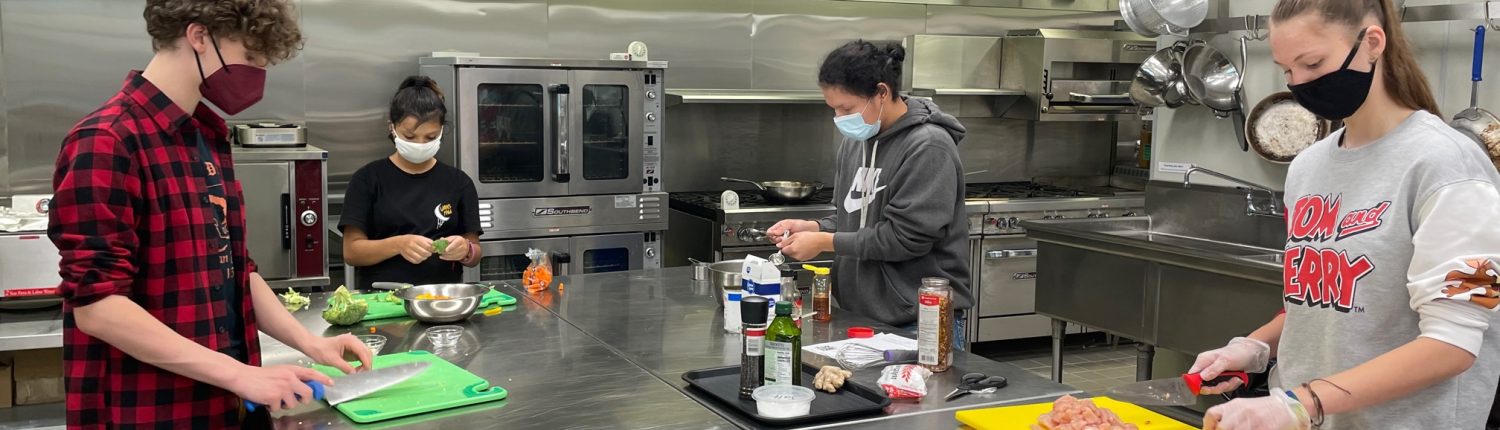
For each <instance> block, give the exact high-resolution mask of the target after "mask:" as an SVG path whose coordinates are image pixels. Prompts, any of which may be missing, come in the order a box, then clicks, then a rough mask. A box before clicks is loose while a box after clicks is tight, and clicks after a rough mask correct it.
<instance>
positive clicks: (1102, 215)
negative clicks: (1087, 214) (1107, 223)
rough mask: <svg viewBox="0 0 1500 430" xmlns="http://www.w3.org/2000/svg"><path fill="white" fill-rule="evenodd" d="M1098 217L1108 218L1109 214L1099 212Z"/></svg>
mask: <svg viewBox="0 0 1500 430" xmlns="http://www.w3.org/2000/svg"><path fill="white" fill-rule="evenodd" d="M1099 217H1100V218H1109V212H1104V211H1100V212H1099Z"/></svg>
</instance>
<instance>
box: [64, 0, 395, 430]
mask: <svg viewBox="0 0 1500 430" xmlns="http://www.w3.org/2000/svg"><path fill="white" fill-rule="evenodd" d="M144 16H145V19H146V30H147V32H148V33H150V35H151V38H152V44H153V48H154V50H155V52H156V54H155V56H154V57H153V58H152V59H151V62H150V64H148V65H147V66H146V69H145V70H144V71H132V72H130V73H129V74H128V75H127V76H126V78H125V83H124V87H123V88H122V89H121V90H120V92H119V93H118V94H116V95H115V96H114V97H113V98H111V99H109V101H107V102H105V103H104V105H103V106H102V107H100V108H99V109H98V110H96V111H94V112H93V113H91V114H89V115H88V116H87V117H84V118H83V120H82V121H80V122H79V123H78V125H76V126H74V128H73V130H72V131H71V132H69V133H68V136H67V138H66V139H64V141H63V145H62V150H61V153H60V154H58V158H57V171H56V174H55V175H54V177H53V185H54V187H55V198H54V199H53V201H52V204H53V208H52V211H51V214H50V215H49V216H50V217H51V223H50V227H49V231H48V234H49V236H51V238H52V241H53V242H54V243H56V244H57V247H58V249H59V251H61V254H62V265H61V266H62V267H61V274H62V279H63V282H62V285H61V287H60V290H61V292H62V296H63V299H64V307H63V326H64V331H63V344H64V353H63V354H64V355H63V361H64V366H65V369H66V370H65V372H66V380H67V409H68V425H69V427H77V428H104V427H111V428H114V427H126V428H138V427H143V428H224V427H239V426H241V425H242V424H244V423H246V422H247V421H246V419H247V418H248V417H247V415H246V413H245V412H243V411H242V407H241V404H242V400H250V401H254V402H256V403H261V404H266V405H270V409H271V410H279V409H283V408H290V407H294V406H297V405H300V404H304V403H308V402H310V401H312V392H311V390H309V389H308V387H307V386H306V385H305V384H304V383H303V381H305V380H317V381H320V382H322V383H324V384H327V383H330V382H332V381H331V380H329V378H328V377H326V376H323V375H321V374H319V373H317V372H315V371H313V370H311V369H307V368H303V367H297V366H274V367H261V366H260V341H259V338H258V337H257V333H258V331H263V332H265V333H266V334H269V335H271V337H274V338H276V339H277V340H280V341H282V342H284V343H286V344H287V345H289V346H291V347H293V348H296V349H297V350H299V351H302V352H303V353H305V354H307V355H308V357H310V358H312V359H313V360H314V361H317V362H319V363H322V364H327V365H332V366H335V367H338V368H340V369H341V370H343V371H345V372H353V371H355V369H353V368H352V367H351V366H349V365H348V364H347V363H346V362H345V358H346V357H352V358H357V359H358V360H359V361H360V362H361V363H362V366H361V368H362V369H367V368H368V367H369V363H370V353H369V350H368V349H367V348H365V346H364V345H363V344H361V343H360V342H359V341H358V340H356V339H355V338H354V337H353V336H351V335H342V336H338V337H332V338H324V337H321V336H318V335H315V334H313V333H310V332H308V330H307V329H306V328H304V327H302V326H301V325H300V324H298V323H297V320H296V319H295V318H293V317H292V315H291V314H290V313H289V312H287V310H286V309H285V308H284V307H282V305H281V302H280V301H279V300H278V299H277V297H276V296H275V295H274V294H273V293H272V292H271V288H270V287H269V286H268V285H266V282H265V280H264V279H262V278H261V277H260V275H259V274H256V273H255V263H254V262H252V261H251V260H250V258H249V254H248V253H247V252H246V249H245V234H246V232H245V214H244V211H243V210H242V207H241V205H242V203H243V202H244V198H243V194H242V192H241V188H240V183H239V181H238V180H237V178H235V174H234V161H233V160H232V159H231V157H230V148H229V142H228V140H227V136H228V129H227V128H226V126H225V123H224V120H223V119H222V118H220V117H219V115H218V114H216V113H215V112H214V111H213V110H211V109H209V108H208V107H207V105H205V104H203V103H202V102H204V101H206V102H208V103H209V104H213V105H214V106H215V107H217V108H219V110H222V111H224V112H225V113H227V114H230V115H233V114H236V113H239V112H241V111H243V110H244V109H245V108H247V107H249V106H250V105H252V104H254V103H255V102H257V101H259V100H260V97H261V94H262V92H263V91H264V87H265V68H266V67H267V66H269V65H271V64H274V63H277V62H279V61H284V60H287V59H289V58H291V57H292V56H293V55H295V53H296V51H297V49H298V48H299V47H300V45H301V41H302V35H301V33H300V31H299V30H298V27H297V15H296V13H295V11H294V10H293V8H292V5H291V1H290V0H217V1H210V0H148V1H147V2H146V9H145V14H144ZM249 180H254V178H250V179H249ZM268 233H270V232H257V233H256V234H268ZM262 410H264V409H262ZM255 418H260V419H263V418H264V413H261V414H260V416H257V417H255Z"/></svg>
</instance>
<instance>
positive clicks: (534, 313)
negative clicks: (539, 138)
mask: <svg viewBox="0 0 1500 430" xmlns="http://www.w3.org/2000/svg"><path fill="white" fill-rule="evenodd" d="M323 296H325V294H317V295H314V300H313V303H312V304H311V306H309V307H308V308H307V309H303V310H300V311H297V312H295V313H294V315H295V316H296V317H297V319H298V320H299V321H301V322H302V323H303V324H304V325H306V326H307V327H308V328H310V329H312V331H313V332H314V333H323V334H324V335H327V336H332V335H337V334H341V333H346V332H351V331H352V332H354V333H357V334H363V333H369V327H374V328H375V330H376V332H377V333H378V334H381V335H384V336H386V337H387V343H386V345H385V348H384V350H383V351H381V353H382V354H386V353H391V352H402V351H408V350H412V349H429V350H431V349H432V348H431V345H430V343H428V342H427V341H426V340H425V337H424V336H422V332H423V331H424V330H426V328H427V327H429V325H427V324H423V323H419V322H416V321H414V320H410V319H406V318H395V319H391V320H388V321H389V322H384V323H382V322H381V321H372V322H374V323H376V324H373V325H363V326H355V327H354V328H352V329H350V328H330V327H329V326H328V323H326V322H324V321H323V318H322V317H321V316H320V315H319V312H320V311H321V310H322V309H323V307H324V306H323ZM517 297H518V298H519V297H520V296H517ZM460 325H462V326H463V327H464V328H465V329H466V330H465V336H464V338H463V339H461V340H460V341H459V345H458V346H457V347H456V348H454V349H453V350H438V351H435V353H437V354H438V355H439V356H442V357H443V358H445V359H447V360H448V361H450V362H453V364H456V365H458V366H459V367H462V368H464V369H467V370H468V371H470V372H473V373H474V374H475V375H478V376H480V377H482V378H485V379H487V380H489V381H490V383H492V384H495V385H499V386H501V387H504V388H505V389H506V390H507V391H509V393H510V395H509V398H507V399H506V400H502V401H499V402H492V403H483V404H479V405H474V406H469V407H464V408H457V409H452V410H448V411H440V412H435V413H428V414H420V415H416V416H413V417H409V418H402V419H395V420H391V421H383V422H380V423H376V424H375V425H374V427H376V428H387V427H389V428H396V427H399V428H403V429H406V428H411V429H451V428H474V429H485V428H507V429H511V428H538V429H559V428H580V427H586V428H649V429H676V428H682V429H688V428H691V429H729V428H734V425H733V424H730V423H729V422H727V421H725V420H724V419H722V418H720V417H718V416H717V415H715V414H714V413H712V412H709V411H708V410H706V409H703V408H702V407H699V406H698V404H697V403H695V402H693V401H692V400H690V399H688V398H687V397H686V396H684V395H683V394H682V393H680V392H678V391H677V390H674V389H672V387H670V386H667V385H665V384H662V383H661V381H660V380H658V379H657V378H656V377H655V376H653V375H652V374H650V373H648V372H646V371H644V370H642V369H641V368H639V367H636V366H634V365H632V364H631V363H630V362H628V361H626V360H624V359H622V358H620V357H619V356H618V355H616V354H615V353H614V352H613V351H611V350H610V348H608V347H606V346H605V345H604V344H602V343H600V342H599V341H597V340H595V339H594V338H592V337H590V336H588V335H587V334H584V333H583V332H581V331H579V330H578V329H576V328H574V327H573V326H572V325H569V324H568V323H567V322H566V321H563V320H562V319H560V318H558V317H557V316H556V315H554V314H552V313H551V312H548V311H547V310H546V309H545V308H543V307H541V306H539V305H537V304H535V303H532V302H530V301H527V300H525V299H522V300H521V301H520V303H519V304H517V305H515V306H509V307H506V308H505V310H504V312H502V313H501V314H499V315H495V316H483V315H478V316H475V317H473V318H471V319H469V320H468V321H467V322H465V323H462V324H460ZM262 339H263V340H262V347H263V349H264V353H263V358H264V361H265V362H266V363H267V364H290V363H299V362H305V361H306V358H305V357H304V356H302V354H301V353H299V352H297V351H295V350H292V349H291V348H289V347H287V346H285V345H282V344H280V343H278V342H275V340H273V339H270V338H269V337H262ZM276 427H277V428H284V429H302V428H319V429H337V428H356V426H355V425H354V424H353V423H351V422H350V421H348V420H346V419H345V418H344V416H343V415H342V414H340V413H339V412H338V411H336V410H334V409H332V408H330V407H328V406H326V405H323V404H315V405H309V406H306V407H304V408H302V409H299V410H296V411H292V412H291V413H289V414H287V415H283V416H280V417H278V418H277V421H276ZM370 427H371V426H365V425H361V426H357V428H370Z"/></svg>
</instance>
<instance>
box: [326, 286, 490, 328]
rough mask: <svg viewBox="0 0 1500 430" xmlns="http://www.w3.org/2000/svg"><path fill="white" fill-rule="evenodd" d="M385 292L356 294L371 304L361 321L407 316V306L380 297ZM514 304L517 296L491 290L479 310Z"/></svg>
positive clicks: (356, 297)
mask: <svg viewBox="0 0 1500 430" xmlns="http://www.w3.org/2000/svg"><path fill="white" fill-rule="evenodd" d="M385 294H387V293H385V292H380V293H365V294H355V295H354V298H355V299H356V300H357V299H364V301H365V303H366V304H368V305H369V310H368V311H366V312H365V317H364V318H362V319H360V321H370V320H382V319H386V318H396V317H404V316H406V306H403V305H402V304H400V303H392V302H388V301H385V300H381V299H380V296H383V295H385ZM514 304H516V298H515V297H511V296H510V295H509V294H505V293H502V292H499V291H495V290H490V292H488V293H484V298H483V299H481V300H480V301H479V310H484V309H485V308H488V307H490V306H496V305H499V306H510V305H514Z"/></svg>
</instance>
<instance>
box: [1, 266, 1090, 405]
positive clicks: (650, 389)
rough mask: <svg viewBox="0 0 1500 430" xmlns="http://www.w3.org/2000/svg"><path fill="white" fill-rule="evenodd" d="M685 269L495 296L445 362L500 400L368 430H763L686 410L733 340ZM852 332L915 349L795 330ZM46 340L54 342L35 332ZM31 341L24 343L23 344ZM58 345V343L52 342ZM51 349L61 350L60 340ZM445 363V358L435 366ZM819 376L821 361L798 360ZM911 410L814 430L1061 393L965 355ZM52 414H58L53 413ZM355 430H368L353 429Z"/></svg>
mask: <svg viewBox="0 0 1500 430" xmlns="http://www.w3.org/2000/svg"><path fill="white" fill-rule="evenodd" d="M691 275H692V270H691V268H674V269H662V270H646V271H634V272H617V273H608V274H594V275H583V276H575V277H560V278H558V282H559V283H561V284H564V285H565V287H564V288H562V289H561V290H562V291H560V292H559V291H557V289H556V288H554V289H553V290H551V291H549V292H548V293H543V294H540V295H530V294H526V293H525V292H524V290H521V289H519V288H516V287H509V286H504V287H501V288H502V289H503V291H504V292H506V293H508V294H511V295H514V296H516V297H517V298H518V299H520V302H519V303H518V304H517V305H514V306H509V307H506V308H505V311H504V312H503V313H501V314H500V315H495V316H483V315H480V316H475V317H474V318H472V319H470V320H469V321H468V322H466V323H463V324H462V325H463V326H464V327H465V329H466V333H467V334H466V337H465V338H464V340H462V341H461V343H460V345H459V348H458V350H459V351H461V352H460V353H458V354H448V355H445V358H449V361H452V362H454V363H455V364H457V365H459V366H460V367H463V368H465V369H468V370H469V371H470V372H473V373H474V374H476V375H479V376H481V377H484V378H486V379H488V380H490V382H491V383H494V384H497V385H500V386H502V387H505V389H506V390H508V391H509V392H510V398H509V399H507V400H504V401H500V402H494V403H487V404H480V405H475V406H470V407H466V408H458V409H454V410H451V411H439V412H433V413H427V414H420V415H416V416H413V417H410V418H404V419H397V420H391V421H388V422H381V423H376V424H374V425H373V426H374V427H378V428H383V427H401V428H418V429H422V428H431V429H437V428H452V427H470V428H501V427H504V428H549V429H551V428H576V427H590V428H684V429H713V428H722V429H728V428H734V427H744V428H756V427H759V425H758V424H757V423H755V422H753V421H749V420H747V419H745V418H742V417H740V416H738V415H736V413H734V412H731V411H728V410H726V409H724V408H722V407H721V406H719V405H717V404H715V403H713V402H712V401H709V402H706V403H707V404H700V403H699V402H696V401H694V400H693V399H690V398H689V397H687V396H686V395H685V394H684V392H685V391H686V390H687V388H686V383H685V382H683V381H682V378H681V375H682V373H683V372H685V371H688V370H693V369H700V368H708V367H716V366H726V365H735V364H738V363H739V342H740V336H739V335H737V334H726V333H724V332H723V323H722V322H723V314H722V311H721V310H719V308H718V306H717V305H716V303H715V299H714V296H713V293H712V291H711V290H706V289H695V287H694V284H693V283H692V280H691ZM325 296H326V294H323V293H319V294H313V295H310V297H311V298H312V299H313V300H312V304H311V306H309V307H307V308H304V309H302V310H299V311H296V312H294V314H293V315H294V316H296V317H297V319H298V321H299V322H301V323H302V324H303V325H305V326H307V327H308V328H309V329H311V330H312V331H313V333H319V334H323V335H325V336H332V335H336V334H341V333H345V332H353V333H356V334H362V333H368V332H369V327H372V326H373V327H375V329H376V331H377V332H378V333H379V334H382V335H384V336H386V337H387V338H388V341H387V343H386V346H385V348H384V350H383V351H382V352H383V353H389V352H400V351H407V350H411V349H414V347H415V348H416V349H425V344H423V343H422V341H421V340H420V334H421V333H422V331H423V330H425V329H426V328H427V327H429V326H428V325H426V324H422V323H418V322H416V321H413V320H410V319H406V318H395V319H390V320H385V321H373V322H367V323H373V324H369V325H359V326H355V327H353V328H330V327H329V326H328V324H327V323H326V322H324V321H323V319H322V317H321V316H320V311H321V310H322V309H323V308H324V297H325ZM47 312H50V314H48V315H52V316H51V317H49V318H41V319H40V320H34V321H33V320H28V321H27V322H26V324H27V325H26V326H24V327H23V326H22V325H19V324H14V325H13V323H16V322H17V321H13V320H11V319H9V318H7V319H6V320H5V321H0V333H8V332H10V331H20V330H23V329H24V330H29V331H35V330H33V329H32V328H33V327H32V326H39V327H41V326H45V327H43V328H48V327H51V325H56V326H60V325H61V318H60V312H59V311H58V310H57V309H51V310H49V311H47ZM854 325H864V326H871V327H875V328H876V329H877V330H879V331H885V332H894V333H898V334H902V335H905V336H913V334H912V333H910V332H902V331H899V330H895V329H892V328H890V327H886V326H883V325H880V324H878V323H875V322H874V321H871V320H868V319H865V318H863V317H859V316H857V315H853V314H850V313H848V312H839V311H838V310H835V314H834V321H833V322H831V323H816V322H813V321H807V322H805V323H804V327H803V332H804V344H813V343H820V342H826V341H830V340H838V339H842V338H843V337H844V336H843V333H844V331H845V329H846V328H848V327H849V326H854ZM45 331H50V330H45ZM25 334H30V333H25ZM54 336H56V337H58V338H60V337H61V336H60V333H57V334H54ZM57 340H60V339H57ZM261 342H262V350H263V361H264V362H265V363H266V364H268V365H274V364H293V363H300V364H306V362H307V360H306V358H305V357H303V356H302V354H301V353H299V352H297V351H295V350H293V349H291V348H290V347H288V346H286V345H283V344H281V343H280V342H277V341H276V340H275V339H272V338H270V337H268V336H262V337H261ZM440 355H444V354H440ZM805 357H807V358H805V360H806V361H807V362H809V363H812V364H816V365H823V364H832V363H831V360H827V359H825V358H822V357H821V356H817V355H814V354H810V353H808V354H806V355H805ZM878 372H879V369H868V370H864V371H859V372H856V373H855V377H854V381H855V382H858V383H861V384H865V385H868V386H872V387H873V386H874V385H875V379H876V378H877V377H878ZM966 372H984V373H988V374H991V375H1001V376H1005V377H1006V378H1008V379H1009V380H1010V386H1009V387H1007V388H1005V389H1003V390H1000V392H998V393H995V394H988V395H970V396H966V397H964V398H961V399H959V400H956V401H954V402H953V403H946V402H943V401H942V398H941V397H942V396H943V395H944V394H947V393H948V391H951V390H952V389H953V387H954V386H955V385H956V383H957V379H958V378H959V376H961V375H963V374H964V373H966ZM934 379H935V381H934V382H932V383H930V384H929V389H930V391H929V393H928V397H927V398H925V399H924V400H923V401H921V402H906V401H895V402H893V404H892V406H891V407H889V408H887V410H886V412H887V414H886V415H874V416H870V417H865V418H861V419H855V420H851V421H843V422H835V423H829V424H827V425H824V426H822V427H824V428H833V427H857V428H862V429H863V428H875V429H882V428H889V429H910V428H947V427H953V426H956V425H957V422H956V421H955V420H954V418H953V412H955V411H957V410H961V409H972V408H978V407H990V406H1000V405H1008V404H1017V403H1030V402H1041V401H1050V400H1051V399H1052V398H1055V397H1057V396H1061V395H1063V394H1068V393H1077V391H1076V390H1073V389H1071V388H1068V387H1067V386H1064V385H1061V384H1056V383H1052V382H1050V381H1047V380H1046V379H1044V378H1041V377H1038V376H1035V375H1032V374H1030V373H1029V372H1026V371H1024V370H1021V369H1020V368H1017V367H1015V366H1012V365H1009V364H1004V363H998V362H994V361H990V360H987V359H984V358H982V357H978V356H975V355H972V354H968V353H961V354H959V355H958V356H957V357H955V360H954V368H953V369H952V370H949V371H948V372H945V373H942V374H939V375H937V376H936V377H935V378H934ZM53 406H58V407H53ZM23 411H24V412H28V414H19V413H16V412H22V411H18V410H11V411H10V412H11V413H10V414H7V413H4V412H5V411H4V410H0V427H4V426H6V425H9V424H18V423H19V422H24V421H26V420H28V419H30V420H37V419H38V417H34V416H33V417H29V418H28V416H23V415H36V413H42V414H44V415H47V416H46V417H40V418H42V419H41V420H40V421H30V422H32V423H37V422H42V423H50V424H60V423H61V420H62V416H61V413H62V411H61V408H60V405H47V406H45V407H41V408H38V407H26V409H25V410H23ZM277 427H278V428H294V429H295V428H324V429H337V428H356V426H355V425H354V424H353V423H351V422H349V421H348V420H346V419H345V418H344V417H343V416H342V415H341V414H340V413H339V412H337V411H335V410H333V409H332V408H329V407H327V406H326V405H322V404H318V405H309V406H307V407H305V408H302V409H299V410H295V411H292V412H291V413H290V414H287V415H284V416H281V417H279V418H278V421H277ZM358 427H359V428H365V427H370V426H358Z"/></svg>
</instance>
